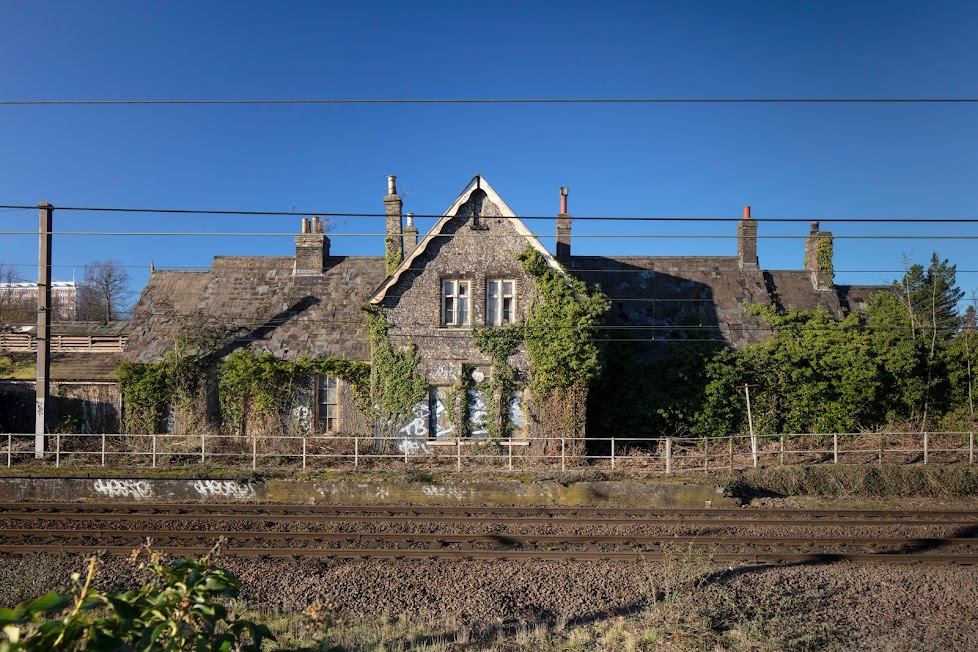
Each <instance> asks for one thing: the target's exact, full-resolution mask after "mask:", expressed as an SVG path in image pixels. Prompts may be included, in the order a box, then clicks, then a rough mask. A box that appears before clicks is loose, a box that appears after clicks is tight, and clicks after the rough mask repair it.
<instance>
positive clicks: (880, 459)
mask: <svg viewBox="0 0 978 652" xmlns="http://www.w3.org/2000/svg"><path fill="white" fill-rule="evenodd" d="M879 464H880V466H883V433H880V454H879Z"/></svg>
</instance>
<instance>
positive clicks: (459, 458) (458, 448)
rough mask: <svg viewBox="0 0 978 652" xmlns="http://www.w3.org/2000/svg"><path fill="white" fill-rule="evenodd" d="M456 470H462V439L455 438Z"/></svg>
mask: <svg viewBox="0 0 978 652" xmlns="http://www.w3.org/2000/svg"><path fill="white" fill-rule="evenodd" d="M455 470H456V471H461V470H462V438H461V437H456V438H455Z"/></svg>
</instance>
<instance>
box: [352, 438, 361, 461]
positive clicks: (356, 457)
mask: <svg viewBox="0 0 978 652" xmlns="http://www.w3.org/2000/svg"><path fill="white" fill-rule="evenodd" d="M359 466H360V435H357V436H356V437H354V438H353V468H358V467H359Z"/></svg>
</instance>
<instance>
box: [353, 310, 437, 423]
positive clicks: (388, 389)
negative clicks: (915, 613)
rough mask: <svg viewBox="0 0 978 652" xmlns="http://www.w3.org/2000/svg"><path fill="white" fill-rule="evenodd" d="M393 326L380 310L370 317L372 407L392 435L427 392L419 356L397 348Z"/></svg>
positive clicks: (379, 420) (377, 417)
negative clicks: (392, 336)
mask: <svg viewBox="0 0 978 652" xmlns="http://www.w3.org/2000/svg"><path fill="white" fill-rule="evenodd" d="M389 330H390V325H389V324H388V323H387V321H386V320H385V319H384V316H383V314H382V313H380V312H379V311H376V312H372V313H371V314H370V317H369V322H368V326H367V333H368V336H369V338H370V348H371V353H372V357H373V364H372V366H371V382H370V385H371V393H372V397H373V401H372V407H373V410H374V416H375V417H376V419H377V422H378V423H379V424H381V425H382V427H384V428H386V429H387V430H388V434H390V433H391V432H392V431H393V429H394V428H397V427H398V426H400V425H401V423H402V422H403V421H404V420H405V419H406V418H408V417H409V416H410V415H411V414H412V413H413V411H414V408H415V406H416V405H417V404H418V403H420V402H421V401H422V400H423V399H424V396H425V392H427V391H428V384H427V382H426V381H425V379H424V377H423V376H421V374H420V373H418V363H419V362H420V357H419V356H418V353H417V351H415V350H414V349H413V348H394V346H392V345H391V342H390V338H389V337H388V331H389Z"/></svg>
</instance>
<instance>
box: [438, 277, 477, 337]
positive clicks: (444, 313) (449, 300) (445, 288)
mask: <svg viewBox="0 0 978 652" xmlns="http://www.w3.org/2000/svg"><path fill="white" fill-rule="evenodd" d="M471 296H472V292H471V286H470V283H469V281H465V280H462V279H444V280H443V281H442V282H441V325H442V326H453V327H463V326H468V325H469V305H470V304H469V298H470V297H471Z"/></svg>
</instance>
